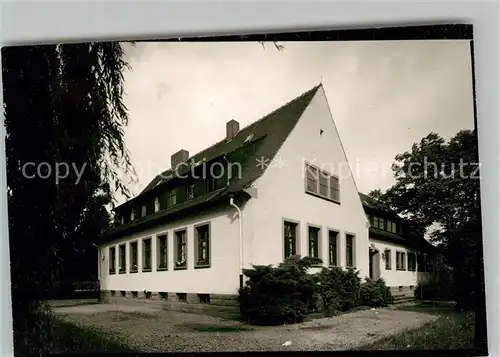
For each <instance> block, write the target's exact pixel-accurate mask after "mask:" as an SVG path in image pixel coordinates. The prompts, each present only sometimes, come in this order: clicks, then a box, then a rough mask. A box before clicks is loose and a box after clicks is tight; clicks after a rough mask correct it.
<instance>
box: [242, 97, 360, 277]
mask: <svg viewBox="0 0 500 357" xmlns="http://www.w3.org/2000/svg"><path fill="white" fill-rule="evenodd" d="M320 130H323V133H322V135H320ZM276 157H277V158H281V159H283V162H284V166H283V167H278V166H274V167H273V166H272V167H269V168H268V169H267V170H266V172H265V173H264V174H263V175H262V176H261V177H260V178H259V179H258V180H257V181H256V182H255V183H254V186H255V187H256V188H257V190H258V198H257V199H254V200H252V201H251V202H249V203H248V204H247V207H246V209H245V212H244V214H245V215H247V216H248V217H249V219H248V220H250V221H251V222H249V224H251V225H252V228H253V230H252V232H249V233H248V234H250V235H253V236H252V242H253V244H252V256H253V262H254V264H257V265H261V264H262V265H267V264H277V263H279V262H281V261H283V256H284V248H283V231H282V229H283V219H290V220H294V221H299V222H300V224H299V229H300V234H299V237H298V239H299V247H298V254H300V255H307V247H308V242H307V236H308V233H307V231H308V226H307V225H308V223H309V224H312V225H316V226H320V227H321V238H320V247H321V248H320V255H321V258H322V260H323V262H324V263H325V264H326V263H327V262H328V260H327V258H328V229H334V230H337V231H339V232H340V234H339V243H338V244H339V245H338V246H339V248H340V252H339V255H338V257H339V258H340V265H341V266H345V260H346V259H345V256H346V254H345V233H346V232H350V233H352V234H354V235H355V240H354V250H355V254H354V264H355V266H356V268H357V269H359V270H360V276H361V277H364V276H367V275H368V272H369V271H368V247H369V243H368V229H367V224H368V222H367V218H366V215H365V212H364V210H363V207H362V204H361V201H360V198H359V195H358V190H357V188H356V185H355V182H354V180H353V177H352V175H351V173H350V169H349V165H348V163H347V158H346V156H345V154H344V151H343V148H342V145H341V142H340V138H339V135H338V132H337V129H336V127H335V124H334V122H333V118H332V116H331V113H330V109H329V107H328V103H327V101H326V97H325V95H324V92H323V89H322V88H321V87H320V89H319V90H318V92H317V93H316V95H315V96H314V98H313V99H312V101H311V103H310V105H309V106H308V107H307V108H306V110H305V112H304V113H303V115H302V117H301V119H300V120H299V122H298V123H297V125H296V127H295V128H294V129H293V131H292V132H291V134H290V136H289V137H288V139H287V140H286V141H285V143H284V144H283V145H282V147H281V148H280V150H279V151H278V153H277V156H276ZM304 160H306V161H309V162H310V163H311V164H313V165H316V166H319V167H321V168H323V169H324V170H326V171H329V172H331V173H333V174H336V175H338V176H339V179H340V200H341V203H340V205H339V204H337V203H333V202H330V201H327V200H324V199H321V198H318V197H314V196H311V195H309V194H306V193H305V181H304V180H305V179H304ZM247 238H248V237H247Z"/></svg>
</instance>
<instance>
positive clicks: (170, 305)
mask: <svg viewBox="0 0 500 357" xmlns="http://www.w3.org/2000/svg"><path fill="white" fill-rule="evenodd" d="M206 295H208V296H209V302H202V301H207V300H201V301H200V296H198V294H183V295H178V294H177V293H172V292H168V293H164V292H155V291H153V292H144V291H137V292H134V291H123V293H122V291H120V290H115V291H114V292H113V291H112V290H107V291H101V302H105V303H111V304H127V305H130V304H133V305H138V304H139V305H142V304H145V305H147V306H148V307H150V308H158V309H165V310H174V311H182V312H192V313H206V314H209V315H215V316H228V315H238V314H239V305H238V301H237V296H236V295H219V294H203V295H202V297H204V296H206ZM184 298H185V299H184ZM231 317H234V316H231Z"/></svg>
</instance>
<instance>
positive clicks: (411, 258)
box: [408, 253, 417, 271]
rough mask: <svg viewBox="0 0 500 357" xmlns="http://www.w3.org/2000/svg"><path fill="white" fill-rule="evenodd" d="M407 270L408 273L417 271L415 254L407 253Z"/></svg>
mask: <svg viewBox="0 0 500 357" xmlns="http://www.w3.org/2000/svg"><path fill="white" fill-rule="evenodd" d="M408 270H409V271H415V270H417V257H416V255H415V253H408Z"/></svg>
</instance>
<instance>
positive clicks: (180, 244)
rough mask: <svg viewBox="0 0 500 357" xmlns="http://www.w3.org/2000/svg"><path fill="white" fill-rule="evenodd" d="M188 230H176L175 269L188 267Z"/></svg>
mask: <svg viewBox="0 0 500 357" xmlns="http://www.w3.org/2000/svg"><path fill="white" fill-rule="evenodd" d="M186 245H187V242H186V230H182V231H178V232H175V267H174V269H186V267H187V252H186Z"/></svg>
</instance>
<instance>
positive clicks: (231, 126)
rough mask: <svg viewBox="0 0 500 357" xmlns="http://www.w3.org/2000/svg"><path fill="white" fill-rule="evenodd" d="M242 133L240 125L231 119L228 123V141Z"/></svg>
mask: <svg viewBox="0 0 500 357" xmlns="http://www.w3.org/2000/svg"><path fill="white" fill-rule="evenodd" d="M238 131H240V123H238V122H237V121H236V120H234V119H231V120H230V121H228V122H227V123H226V139H232V138H234V137H235V136H236V134H238Z"/></svg>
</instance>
